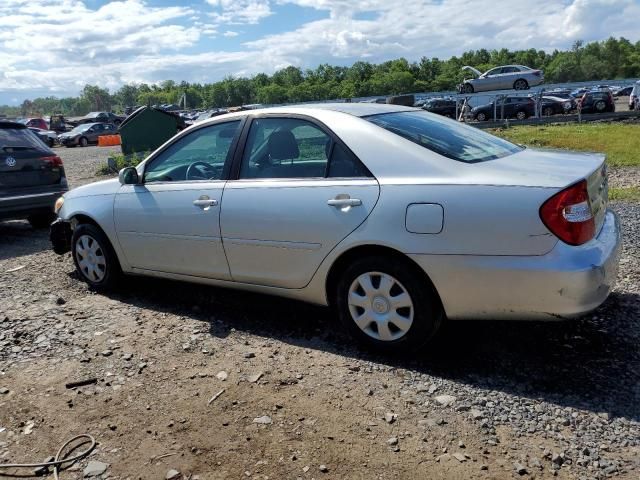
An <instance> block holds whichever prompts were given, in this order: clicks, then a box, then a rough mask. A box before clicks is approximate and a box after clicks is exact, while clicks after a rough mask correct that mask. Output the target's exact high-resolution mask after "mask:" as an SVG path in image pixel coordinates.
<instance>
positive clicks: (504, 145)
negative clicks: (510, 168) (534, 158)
mask: <svg viewBox="0 0 640 480" xmlns="http://www.w3.org/2000/svg"><path fill="white" fill-rule="evenodd" d="M364 118H365V119H366V120H368V121H370V122H372V123H375V124H376V125H378V126H379V127H382V128H384V129H385V130H389V131H390V132H393V133H395V134H396V135H400V136H401V137H403V138H406V139H407V140H410V141H412V142H413V143H417V144H418V145H420V146H421V147H424V148H426V149H428V150H431V151H432V152H435V153H438V154H440V155H442V156H443V157H447V158H451V159H453V160H458V161H460V162H467V163H474V162H483V161H486V160H494V159H496V158H502V157H506V156H507V155H512V154H514V153H517V152H519V151H521V150H522V147H519V146H517V145H515V144H513V143H511V142H508V141H506V140H503V139H501V138H498V137H495V136H493V135H491V134H489V133H486V132H484V131H482V130H480V129H478V128H474V127H470V126H468V125H462V124H460V123H458V122H455V121H452V120H449V119H446V118H443V117H440V116H438V115H434V114H431V113H428V112H425V111H415V112H397V113H383V114H380V115H372V116H369V117H364Z"/></svg>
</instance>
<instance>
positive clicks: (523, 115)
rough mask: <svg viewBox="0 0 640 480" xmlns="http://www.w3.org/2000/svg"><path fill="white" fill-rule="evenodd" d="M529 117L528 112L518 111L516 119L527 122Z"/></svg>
mask: <svg viewBox="0 0 640 480" xmlns="http://www.w3.org/2000/svg"><path fill="white" fill-rule="evenodd" d="M528 116H529V115H527V112H525V111H524V110H518V111H517V112H516V118H517V119H518V120H526V118H527V117H528Z"/></svg>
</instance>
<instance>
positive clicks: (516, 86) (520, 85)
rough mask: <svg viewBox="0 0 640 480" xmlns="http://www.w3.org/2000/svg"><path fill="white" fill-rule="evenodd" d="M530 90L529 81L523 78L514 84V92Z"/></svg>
mask: <svg viewBox="0 0 640 480" xmlns="http://www.w3.org/2000/svg"><path fill="white" fill-rule="evenodd" d="M528 88H529V84H528V83H527V81H526V80H525V79H523V78H521V79H519V80H516V81H515V82H514V83H513V89H514V90H527V89H528Z"/></svg>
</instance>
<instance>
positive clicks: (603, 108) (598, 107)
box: [594, 100, 607, 112]
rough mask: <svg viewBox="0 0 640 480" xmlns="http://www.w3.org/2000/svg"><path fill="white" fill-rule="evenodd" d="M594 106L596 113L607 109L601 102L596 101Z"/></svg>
mask: <svg viewBox="0 0 640 480" xmlns="http://www.w3.org/2000/svg"><path fill="white" fill-rule="evenodd" d="M594 106H595V107H596V111H598V112H604V110H605V108H607V104H606V103H604V101H603V100H598V101H597V102H596V104H595V105H594Z"/></svg>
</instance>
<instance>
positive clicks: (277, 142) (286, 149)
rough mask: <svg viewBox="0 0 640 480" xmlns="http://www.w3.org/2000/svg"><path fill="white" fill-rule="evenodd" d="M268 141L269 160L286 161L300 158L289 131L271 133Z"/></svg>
mask: <svg viewBox="0 0 640 480" xmlns="http://www.w3.org/2000/svg"><path fill="white" fill-rule="evenodd" d="M268 141H269V144H268V145H269V155H270V156H271V160H287V159H291V158H298V157H299V156H300V149H299V148H298V142H296V137H294V136H293V133H291V132H290V131H282V132H273V133H272V134H271V135H269V140H268Z"/></svg>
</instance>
